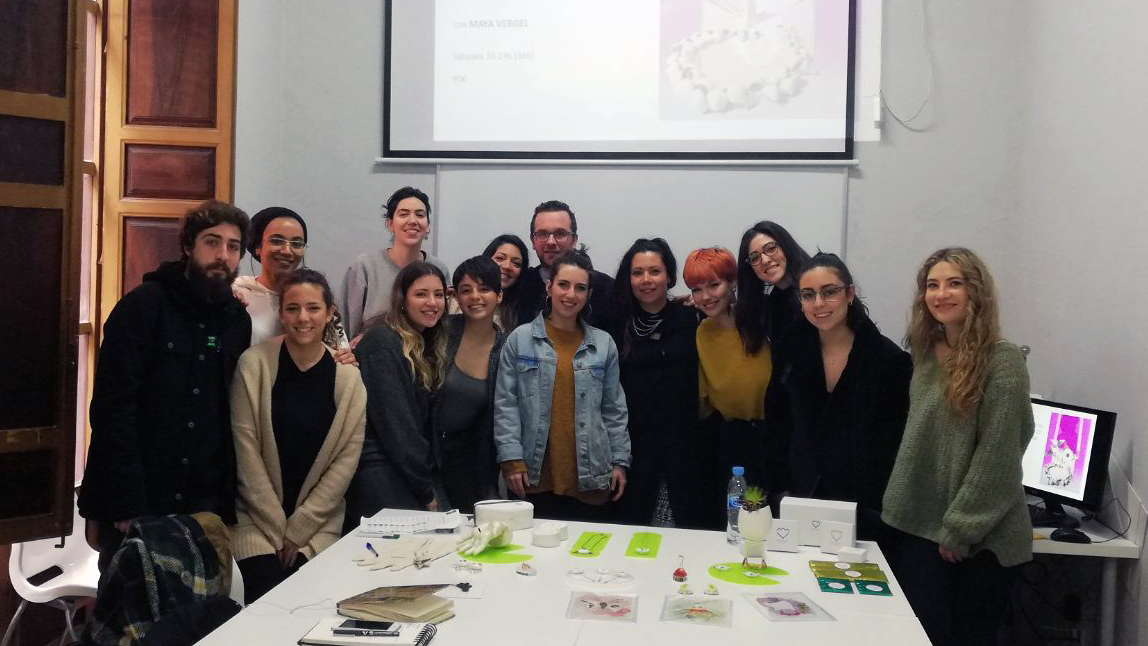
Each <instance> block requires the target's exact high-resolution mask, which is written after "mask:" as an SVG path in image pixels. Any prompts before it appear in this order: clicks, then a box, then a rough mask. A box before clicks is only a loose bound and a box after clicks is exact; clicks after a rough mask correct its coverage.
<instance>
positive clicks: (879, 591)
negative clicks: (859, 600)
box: [853, 581, 893, 597]
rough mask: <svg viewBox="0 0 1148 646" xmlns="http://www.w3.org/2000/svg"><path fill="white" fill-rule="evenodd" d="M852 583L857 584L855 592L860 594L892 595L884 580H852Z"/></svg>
mask: <svg viewBox="0 0 1148 646" xmlns="http://www.w3.org/2000/svg"><path fill="white" fill-rule="evenodd" d="M853 585H856V586H857V592H860V593H861V594H875V595H877V596H879V597H891V596H893V591H892V590H890V589H889V584H888V583H886V582H884V581H854V582H853Z"/></svg>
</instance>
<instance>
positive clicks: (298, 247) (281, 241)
mask: <svg viewBox="0 0 1148 646" xmlns="http://www.w3.org/2000/svg"><path fill="white" fill-rule="evenodd" d="M284 245H286V246H288V247H291V250H292V251H303V250H304V249H306V248H307V243H306V242H305V241H303V240H300V239H298V238H294V239H292V240H288V239H287V238H284V237H283V236H271V237H270V238H267V246H269V247H271V248H273V249H279V248H281V247H283V246H284Z"/></svg>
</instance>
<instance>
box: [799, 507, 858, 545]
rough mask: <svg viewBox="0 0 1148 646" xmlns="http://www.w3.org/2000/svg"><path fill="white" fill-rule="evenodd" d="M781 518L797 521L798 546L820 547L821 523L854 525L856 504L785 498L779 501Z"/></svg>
mask: <svg viewBox="0 0 1148 646" xmlns="http://www.w3.org/2000/svg"><path fill="white" fill-rule="evenodd" d="M781 517H782V518H784V519H786V520H796V521H797V523H798V525H797V540H798V542H799V543H800V544H802V545H812V546H814V547H821V525H822V523H823V522H825V521H827V520H829V521H836V522H840V523H849V524H854V523H855V522H856V521H857V503H855V502H843V501H840V500H817V499H816V498H791V497H788V496H787V497H785V498H783V499H782V501H781Z"/></svg>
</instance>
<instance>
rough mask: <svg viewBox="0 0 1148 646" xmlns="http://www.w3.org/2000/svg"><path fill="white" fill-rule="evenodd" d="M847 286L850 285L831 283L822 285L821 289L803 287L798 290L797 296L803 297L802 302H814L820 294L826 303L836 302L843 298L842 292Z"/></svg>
mask: <svg viewBox="0 0 1148 646" xmlns="http://www.w3.org/2000/svg"><path fill="white" fill-rule="evenodd" d="M847 287H849V286H848V285H830V286H829V287H822V288H821V291H816V290H812V289H803V290H801V291H799V292H797V297H798V298H800V299H801V302H802V303H814V302H816V301H817V297H818V296H820V297H821V300H823V301H825V302H826V303H836V302H837V301H839V300H841V294H842V293H843V292H844V291H845V289H846V288H847Z"/></svg>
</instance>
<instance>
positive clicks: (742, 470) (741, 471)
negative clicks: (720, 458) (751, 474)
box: [733, 467, 745, 476]
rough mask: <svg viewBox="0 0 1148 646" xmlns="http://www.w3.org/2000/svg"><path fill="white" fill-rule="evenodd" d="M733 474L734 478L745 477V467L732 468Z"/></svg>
mask: <svg viewBox="0 0 1148 646" xmlns="http://www.w3.org/2000/svg"><path fill="white" fill-rule="evenodd" d="M733 474H734V475H735V476H744V475H745V467H734V468H733Z"/></svg>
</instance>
